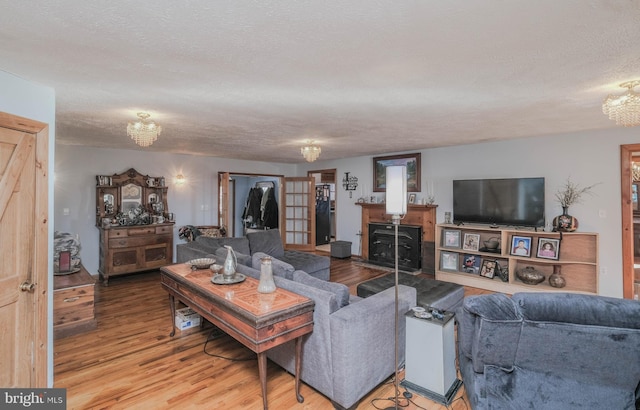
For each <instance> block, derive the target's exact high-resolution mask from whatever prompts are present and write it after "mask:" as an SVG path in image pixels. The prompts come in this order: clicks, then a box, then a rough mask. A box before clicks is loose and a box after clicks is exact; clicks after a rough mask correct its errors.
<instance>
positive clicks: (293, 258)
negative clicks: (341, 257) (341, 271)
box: [279, 251, 331, 273]
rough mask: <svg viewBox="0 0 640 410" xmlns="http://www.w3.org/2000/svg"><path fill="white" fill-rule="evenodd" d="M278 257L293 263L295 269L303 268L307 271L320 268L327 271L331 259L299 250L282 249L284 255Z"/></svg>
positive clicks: (310, 271) (316, 270)
mask: <svg viewBox="0 0 640 410" xmlns="http://www.w3.org/2000/svg"><path fill="white" fill-rule="evenodd" d="M279 259H281V260H283V261H284V262H287V263H288V264H291V265H293V266H294V267H295V268H296V269H297V270H303V271H305V272H307V273H312V272H318V271H321V270H327V271H329V267H330V265H331V259H330V258H329V257H328V256H321V255H314V254H313V253H308V252H301V251H284V255H283V256H282V257H281V258H279Z"/></svg>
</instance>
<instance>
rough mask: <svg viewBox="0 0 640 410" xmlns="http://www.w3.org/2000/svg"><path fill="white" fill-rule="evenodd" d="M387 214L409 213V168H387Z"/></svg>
mask: <svg viewBox="0 0 640 410" xmlns="http://www.w3.org/2000/svg"><path fill="white" fill-rule="evenodd" d="M386 188H387V197H386V199H385V204H386V206H387V213H388V214H392V215H404V214H406V213H407V167H405V166H389V167H387V168H386Z"/></svg>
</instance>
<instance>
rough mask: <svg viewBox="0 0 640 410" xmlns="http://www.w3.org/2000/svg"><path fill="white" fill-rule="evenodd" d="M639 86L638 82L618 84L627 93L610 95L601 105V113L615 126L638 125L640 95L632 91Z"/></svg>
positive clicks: (639, 119)
mask: <svg viewBox="0 0 640 410" xmlns="http://www.w3.org/2000/svg"><path fill="white" fill-rule="evenodd" d="M638 85H640V80H633V81H627V82H624V83H622V84H620V87H622V88H626V89H627V92H626V93H624V94H622V95H613V94H610V95H609V96H608V97H607V98H605V99H604V101H603V103H602V112H604V113H605V114H606V115H608V116H609V119H611V120H614V121H615V122H616V124H617V125H622V126H623V127H634V126H636V125H640V94H638V93H637V92H635V91H633V88H634V87H637V86H638Z"/></svg>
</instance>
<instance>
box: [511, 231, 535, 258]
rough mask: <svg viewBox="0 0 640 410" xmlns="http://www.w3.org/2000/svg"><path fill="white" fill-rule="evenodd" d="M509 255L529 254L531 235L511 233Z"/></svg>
mask: <svg viewBox="0 0 640 410" xmlns="http://www.w3.org/2000/svg"><path fill="white" fill-rule="evenodd" d="M511 255H514V256H527V257H529V256H531V237H530V236H518V235H513V237H512V238H511Z"/></svg>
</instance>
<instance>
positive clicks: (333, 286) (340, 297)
mask: <svg viewBox="0 0 640 410" xmlns="http://www.w3.org/2000/svg"><path fill="white" fill-rule="evenodd" d="M293 281H294V282H299V283H302V284H305V285H308V286H312V287H314V288H317V289H322V290H326V291H328V292H331V293H333V294H335V295H336V300H337V302H338V307H340V308H342V307H345V306H347V305H348V304H349V288H348V287H347V286H346V285H343V284H342V283H336V282H329V281H326V280H322V279H318V278H315V277H313V276H311V275H309V274H308V273H307V272H305V271H301V270H297V271H295V272H293Z"/></svg>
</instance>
